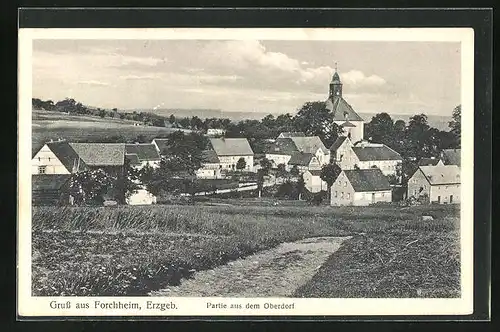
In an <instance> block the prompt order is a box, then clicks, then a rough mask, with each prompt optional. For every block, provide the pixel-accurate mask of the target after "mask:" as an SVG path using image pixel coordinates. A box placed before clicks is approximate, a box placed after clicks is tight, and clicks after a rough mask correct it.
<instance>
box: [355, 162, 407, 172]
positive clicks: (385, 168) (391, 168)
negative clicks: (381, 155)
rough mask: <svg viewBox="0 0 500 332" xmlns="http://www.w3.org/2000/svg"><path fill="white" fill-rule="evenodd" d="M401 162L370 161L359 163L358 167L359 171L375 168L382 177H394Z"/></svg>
mask: <svg viewBox="0 0 500 332" xmlns="http://www.w3.org/2000/svg"><path fill="white" fill-rule="evenodd" d="M401 162H402V161H401V160H370V161H359V162H358V164H357V165H358V167H359V168H360V169H369V168H372V167H373V166H377V167H378V168H379V169H380V170H381V171H382V173H383V174H384V175H386V176H387V175H396V171H397V169H398V164H401Z"/></svg>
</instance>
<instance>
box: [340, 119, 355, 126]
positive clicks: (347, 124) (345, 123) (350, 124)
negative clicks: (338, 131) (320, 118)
mask: <svg viewBox="0 0 500 332" xmlns="http://www.w3.org/2000/svg"><path fill="white" fill-rule="evenodd" d="M341 126H342V127H351V128H354V127H356V126H355V125H354V124H353V123H352V122H349V121H346V122H344V123H343V124H341Z"/></svg>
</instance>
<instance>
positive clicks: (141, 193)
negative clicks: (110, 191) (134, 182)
mask: <svg viewBox="0 0 500 332" xmlns="http://www.w3.org/2000/svg"><path fill="white" fill-rule="evenodd" d="M153 203H156V197H155V196H153V195H152V194H151V193H150V192H149V191H147V190H146V189H139V190H137V192H136V193H134V194H132V195H130V197H129V198H127V204H129V205H149V204H153Z"/></svg>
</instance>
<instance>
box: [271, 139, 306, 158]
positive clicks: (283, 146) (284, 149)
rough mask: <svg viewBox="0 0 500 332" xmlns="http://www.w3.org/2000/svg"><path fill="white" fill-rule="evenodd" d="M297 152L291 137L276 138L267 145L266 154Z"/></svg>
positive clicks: (290, 153)
mask: <svg viewBox="0 0 500 332" xmlns="http://www.w3.org/2000/svg"><path fill="white" fill-rule="evenodd" d="M296 152H299V150H298V149H297V147H296V146H295V143H294V142H293V141H292V139H291V138H277V139H276V141H275V142H274V143H273V144H272V145H271V146H270V147H269V149H268V151H266V153H268V154H284V155H292V154H294V153H296Z"/></svg>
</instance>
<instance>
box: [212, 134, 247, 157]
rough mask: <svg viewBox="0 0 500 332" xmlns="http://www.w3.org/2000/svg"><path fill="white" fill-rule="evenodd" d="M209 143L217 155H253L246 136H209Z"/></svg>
mask: <svg viewBox="0 0 500 332" xmlns="http://www.w3.org/2000/svg"><path fill="white" fill-rule="evenodd" d="M210 143H211V144H212V148H213V149H214V151H215V153H217V155H218V156H253V150H252V148H251V147H250V143H248V140H247V139H246V138H211V139H210Z"/></svg>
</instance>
